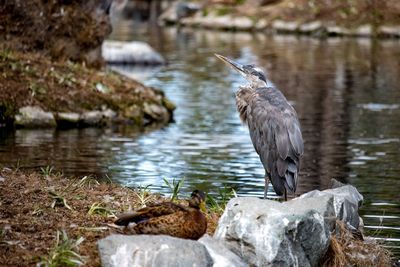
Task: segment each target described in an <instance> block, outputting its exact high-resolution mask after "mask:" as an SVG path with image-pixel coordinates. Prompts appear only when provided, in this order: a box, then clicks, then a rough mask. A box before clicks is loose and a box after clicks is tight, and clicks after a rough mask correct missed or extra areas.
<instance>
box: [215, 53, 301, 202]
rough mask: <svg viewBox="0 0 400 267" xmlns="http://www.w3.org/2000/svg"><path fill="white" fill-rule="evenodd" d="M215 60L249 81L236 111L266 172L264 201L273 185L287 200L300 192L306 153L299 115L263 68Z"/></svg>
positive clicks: (241, 89)
mask: <svg viewBox="0 0 400 267" xmlns="http://www.w3.org/2000/svg"><path fill="white" fill-rule="evenodd" d="M215 56H217V57H218V58H219V59H221V60H222V61H223V62H225V63H226V64H228V66H230V67H231V68H233V69H234V70H236V71H237V72H239V73H240V74H241V75H242V76H244V77H245V78H246V80H247V81H248V84H246V85H243V86H239V90H237V91H236V93H235V95H236V107H237V110H238V112H239V115H240V119H241V121H242V122H243V123H244V124H246V125H247V126H248V128H249V132H250V138H251V141H252V142H253V146H254V148H255V150H256V152H257V154H258V155H259V157H260V160H261V162H262V164H263V166H264V169H265V188H264V198H267V192H268V186H269V181H271V183H272V186H273V188H274V190H275V193H276V194H277V195H278V196H282V195H284V197H285V200H287V192H291V193H293V194H294V193H295V191H296V187H297V182H298V177H299V171H300V159H301V157H302V155H303V153H304V144H303V137H302V134H301V130H300V123H299V120H298V118H297V113H296V111H295V110H294V108H293V107H292V105H290V103H289V102H288V101H287V99H286V97H285V96H284V95H283V94H282V92H281V91H280V90H279V89H278V88H276V87H275V86H274V85H272V84H271V83H270V82H268V80H267V78H266V76H265V74H264V72H263V71H262V70H261V69H260V68H258V67H256V66H254V65H242V64H239V63H237V62H235V61H233V60H231V59H229V58H227V57H224V56H221V55H218V54H215Z"/></svg>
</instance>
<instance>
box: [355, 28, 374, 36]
mask: <svg viewBox="0 0 400 267" xmlns="http://www.w3.org/2000/svg"><path fill="white" fill-rule="evenodd" d="M354 34H355V35H356V36H362V37H370V36H372V34H373V30H372V25H361V26H360V27H358V28H357V29H356V30H355V31H354Z"/></svg>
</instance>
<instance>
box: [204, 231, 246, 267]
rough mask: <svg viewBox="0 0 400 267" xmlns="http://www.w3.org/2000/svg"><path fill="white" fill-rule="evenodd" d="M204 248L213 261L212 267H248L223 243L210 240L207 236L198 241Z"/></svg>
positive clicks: (213, 239)
mask: <svg viewBox="0 0 400 267" xmlns="http://www.w3.org/2000/svg"><path fill="white" fill-rule="evenodd" d="M198 241H199V242H200V243H201V244H203V245H204V246H206V248H207V251H208V252H209V253H210V255H211V258H212V259H213V261H214V264H213V266H214V267H232V266H234V267H245V266H248V265H247V264H246V263H245V262H244V261H243V260H242V259H241V258H240V257H239V256H238V255H236V254H234V253H233V252H232V251H230V250H229V249H228V248H227V247H226V246H225V245H224V243H223V242H221V241H220V240H217V239H215V238H212V237H211V236H209V235H207V234H206V235H204V236H203V237H202V238H200V239H199V240H198Z"/></svg>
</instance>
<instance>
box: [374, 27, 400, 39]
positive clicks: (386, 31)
mask: <svg viewBox="0 0 400 267" xmlns="http://www.w3.org/2000/svg"><path fill="white" fill-rule="evenodd" d="M379 34H380V35H384V36H397V37H399V36H400V26H382V27H380V28H379Z"/></svg>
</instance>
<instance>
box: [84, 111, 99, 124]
mask: <svg viewBox="0 0 400 267" xmlns="http://www.w3.org/2000/svg"><path fill="white" fill-rule="evenodd" d="M102 120H103V112H101V111H88V112H85V113H82V114H81V116H80V119H79V121H80V123H81V124H83V125H92V126H94V125H99V124H101V122H102Z"/></svg>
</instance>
